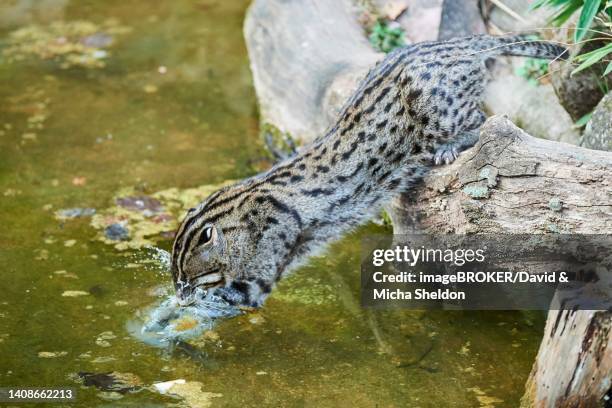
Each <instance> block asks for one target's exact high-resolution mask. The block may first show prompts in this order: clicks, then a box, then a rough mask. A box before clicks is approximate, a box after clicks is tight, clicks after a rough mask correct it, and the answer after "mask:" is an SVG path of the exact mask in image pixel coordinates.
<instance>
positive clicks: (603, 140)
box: [582, 91, 612, 151]
mask: <svg viewBox="0 0 612 408" xmlns="http://www.w3.org/2000/svg"><path fill="white" fill-rule="evenodd" d="M582 146H584V147H586V148H589V149H594V150H606V151H612V91H610V92H608V93H607V94H606V96H604V97H603V99H602V100H601V102H599V104H598V105H597V107H596V108H595V111H594V112H593V116H592V117H591V120H590V121H589V123H588V124H587V126H586V129H585V130H584V135H583V137H582Z"/></svg>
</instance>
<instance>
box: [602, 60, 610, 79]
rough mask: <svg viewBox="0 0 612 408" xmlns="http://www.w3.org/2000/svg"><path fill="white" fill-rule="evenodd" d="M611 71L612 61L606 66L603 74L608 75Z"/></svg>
mask: <svg viewBox="0 0 612 408" xmlns="http://www.w3.org/2000/svg"><path fill="white" fill-rule="evenodd" d="M610 72H612V62H609V63H608V67H607V68H606V70H605V71H604V73H603V76H606V75H608V74H609V73H610Z"/></svg>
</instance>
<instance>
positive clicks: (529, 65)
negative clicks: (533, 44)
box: [516, 58, 548, 85]
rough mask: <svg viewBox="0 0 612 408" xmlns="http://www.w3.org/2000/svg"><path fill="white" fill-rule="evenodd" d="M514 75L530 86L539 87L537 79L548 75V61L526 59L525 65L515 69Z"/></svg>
mask: <svg viewBox="0 0 612 408" xmlns="http://www.w3.org/2000/svg"><path fill="white" fill-rule="evenodd" d="M516 74H517V75H519V76H522V77H523V78H526V79H527V80H528V81H529V83H530V84H531V85H539V83H540V82H539V79H540V78H542V77H544V76H545V75H546V74H548V61H546V60H542V59H536V58H527V59H526V60H525V63H524V64H523V65H522V66H520V67H519V68H517V69H516Z"/></svg>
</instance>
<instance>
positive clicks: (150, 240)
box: [90, 182, 231, 250]
mask: <svg viewBox="0 0 612 408" xmlns="http://www.w3.org/2000/svg"><path fill="white" fill-rule="evenodd" d="M228 184H231V182H225V183H221V184H218V185H205V186H200V187H194V188H187V189H178V188H176V187H172V188H169V189H165V190H161V191H157V192H155V193H152V194H148V195H142V193H138V192H137V191H135V189H134V188H124V189H122V190H121V191H120V192H118V193H117V194H116V195H115V199H114V200H113V202H114V203H115V205H113V206H111V207H109V208H105V209H102V210H100V211H98V212H97V213H96V214H95V215H93V216H92V218H91V222H90V224H91V226H92V227H93V228H95V229H96V230H98V231H99V232H98V234H97V235H96V237H97V239H98V240H100V241H102V242H104V243H106V244H110V245H113V246H114V247H115V248H116V249H118V250H127V249H141V248H144V247H148V246H154V245H156V244H157V242H158V241H159V240H163V239H165V240H167V239H168V237H171V236H172V235H173V233H174V231H175V230H176V229H177V228H178V224H179V222H180V220H181V217H183V216H184V215H185V214H186V212H187V210H188V209H189V208H192V207H195V206H197V205H198V204H199V203H200V202H201V201H203V200H204V199H205V198H206V197H208V196H209V195H210V194H212V193H213V192H215V191H216V190H218V189H219V188H221V187H223V186H225V185H228ZM140 203H142V204H141V205H139V204H140ZM147 203H148V204H149V206H151V203H153V204H152V205H153V208H147ZM114 224H120V225H122V226H123V227H124V228H125V229H126V230H127V231H128V232H129V236H128V237H127V238H126V239H125V240H119V241H118V240H116V239H111V238H109V237H108V236H107V234H105V231H106V229H107V228H108V227H109V226H111V225H114ZM164 234H165V236H164Z"/></svg>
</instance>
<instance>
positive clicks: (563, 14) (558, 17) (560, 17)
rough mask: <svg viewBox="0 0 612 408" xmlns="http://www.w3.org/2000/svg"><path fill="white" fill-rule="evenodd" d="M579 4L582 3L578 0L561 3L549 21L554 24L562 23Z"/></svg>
mask: <svg viewBox="0 0 612 408" xmlns="http://www.w3.org/2000/svg"><path fill="white" fill-rule="evenodd" d="M581 5H582V4H581V3H580V2H579V1H573V2H571V3H567V4H565V5H563V8H562V9H561V10H560V11H559V12H558V13H557V14H555V15H554V16H553V17H552V18H551V20H550V21H551V23H552V24H554V25H556V26H560V25H562V24H563V23H565V22H566V21H567V20H569V18H570V17H571V16H572V14H574V13H575V12H576V10H578V9H579V8H580V6H581Z"/></svg>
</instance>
